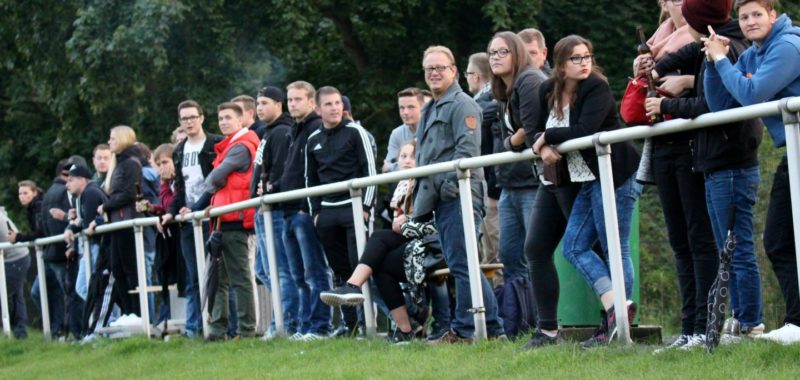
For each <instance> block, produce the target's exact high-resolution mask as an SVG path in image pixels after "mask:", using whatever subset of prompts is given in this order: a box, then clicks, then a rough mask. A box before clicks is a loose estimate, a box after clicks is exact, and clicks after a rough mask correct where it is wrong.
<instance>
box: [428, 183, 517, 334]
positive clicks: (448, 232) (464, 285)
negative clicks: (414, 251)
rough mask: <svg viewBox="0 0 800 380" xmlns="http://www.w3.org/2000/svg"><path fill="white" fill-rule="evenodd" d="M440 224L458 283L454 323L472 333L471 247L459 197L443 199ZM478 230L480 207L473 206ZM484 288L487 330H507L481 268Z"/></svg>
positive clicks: (438, 217)
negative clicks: (469, 257)
mask: <svg viewBox="0 0 800 380" xmlns="http://www.w3.org/2000/svg"><path fill="white" fill-rule="evenodd" d="M435 215H436V227H437V229H438V230H439V241H440V242H441V244H442V251H443V252H444V258H445V261H446V262H447V266H448V267H449V268H450V274H451V275H452V276H453V278H454V279H455V283H456V312H455V318H454V319H452V320H451V323H450V327H451V328H452V329H453V330H455V332H456V333H457V334H458V335H459V336H461V337H465V338H467V337H472V336H473V334H474V333H475V322H474V318H473V315H472V313H470V312H469V309H470V308H471V307H472V297H471V294H472V293H471V292H470V283H469V272H468V271H467V255H466V252H467V249H466V245H465V243H464V224H463V221H462V219H461V204H460V202H459V200H458V199H454V200H451V201H439V204H438V205H437V206H436V210H435ZM473 219H475V228H476V231H472V232H474V233H475V236H476V237H477V234H478V231H477V228H479V226H480V210H473ZM480 276H481V288H482V290H483V304H484V305H483V306H484V308H485V309H486V332H487V334H488V335H489V336H498V335H501V334H504V332H503V323H502V321H501V320H500V317H498V315H497V299H496V298H495V296H494V292H492V286H491V284H489V281H487V280H486V277H485V276H484V275H483V272H481V275H480Z"/></svg>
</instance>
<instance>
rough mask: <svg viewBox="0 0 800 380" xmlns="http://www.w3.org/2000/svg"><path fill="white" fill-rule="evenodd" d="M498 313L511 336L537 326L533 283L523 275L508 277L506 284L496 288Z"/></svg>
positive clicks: (521, 333) (507, 333)
mask: <svg viewBox="0 0 800 380" xmlns="http://www.w3.org/2000/svg"><path fill="white" fill-rule="evenodd" d="M494 294H495V296H496V297H497V306H498V314H499V316H500V318H501V319H502V320H503V328H504V329H505V332H506V335H508V337H509V338H514V337H517V336H520V335H523V334H525V333H526V332H528V331H529V330H532V329H534V328H535V327H536V320H537V311H536V297H535V296H534V294H533V284H531V282H530V280H528V279H527V278H525V277H523V276H514V277H511V278H507V279H506V281H505V285H504V286H501V287H498V288H495V289H494Z"/></svg>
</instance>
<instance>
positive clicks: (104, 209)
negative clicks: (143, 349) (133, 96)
mask: <svg viewBox="0 0 800 380" xmlns="http://www.w3.org/2000/svg"><path fill="white" fill-rule="evenodd" d="M135 143H136V133H135V132H134V131H133V129H132V128H131V127H127V126H118V127H114V128H112V129H111V137H110V138H109V140H108V145H109V146H110V147H111V151H112V152H113V153H114V161H112V163H111V168H110V169H109V171H108V174H107V176H106V182H105V191H106V192H107V193H108V199H106V201H105V202H103V204H102V205H100V207H98V209H97V213H98V214H100V215H106V217H107V219H108V221H109V222H112V223H113V222H119V221H123V220H129V219H133V218H136V217H137V216H138V215H139V214H138V213H137V212H136V195H137V189H138V188H139V186H140V184H141V182H142V165H141V163H140V162H139V159H138V158H137V157H139V156H140V154H139V152H137V150H138V148H137V147H136V146H134V144H135ZM109 237H110V239H111V248H110V251H111V272H112V274H113V275H114V281H115V283H114V285H115V292H116V293H117V296H118V297H117V300H118V302H119V307H120V309H122V314H136V315H139V316H141V314H140V311H139V301H138V297H137V296H136V295H135V294H128V291H130V290H133V289H136V287H137V286H138V278H137V272H136V248H135V247H136V242H135V240H134V234H133V229H132V228H125V229H122V230H118V231H115V232H112V233H110V234H109Z"/></svg>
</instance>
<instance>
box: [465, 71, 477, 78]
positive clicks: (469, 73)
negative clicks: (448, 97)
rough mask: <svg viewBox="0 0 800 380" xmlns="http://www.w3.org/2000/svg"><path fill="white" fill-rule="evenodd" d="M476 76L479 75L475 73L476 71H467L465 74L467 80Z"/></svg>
mask: <svg viewBox="0 0 800 380" xmlns="http://www.w3.org/2000/svg"><path fill="white" fill-rule="evenodd" d="M475 74H477V73H476V72H474V71H465V72H464V76H465V77H467V78H469V77H471V76H473V75H475Z"/></svg>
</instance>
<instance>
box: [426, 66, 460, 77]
mask: <svg viewBox="0 0 800 380" xmlns="http://www.w3.org/2000/svg"><path fill="white" fill-rule="evenodd" d="M451 66H453V65H447V66H428V67H423V68H422V71H424V72H425V74H426V75H431V74H432V73H433V72H434V71H436V72H437V73H439V74H441V73H443V72H444V71H445V70H447V69H449V68H450V67H451Z"/></svg>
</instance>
